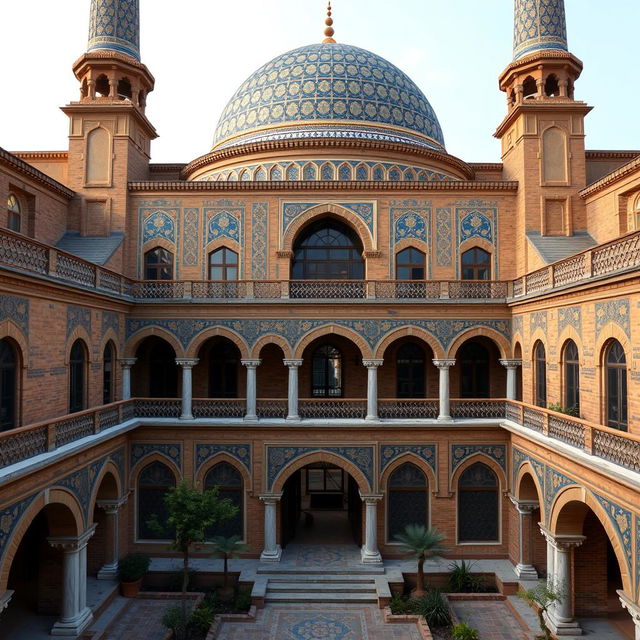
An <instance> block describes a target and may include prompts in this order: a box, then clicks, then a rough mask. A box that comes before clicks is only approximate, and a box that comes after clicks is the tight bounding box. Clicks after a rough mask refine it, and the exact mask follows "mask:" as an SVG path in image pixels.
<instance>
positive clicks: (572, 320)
mask: <svg viewBox="0 0 640 640" xmlns="http://www.w3.org/2000/svg"><path fill="white" fill-rule="evenodd" d="M567 327H572V328H573V329H575V330H576V331H577V332H578V335H581V334H582V308H581V307H579V306H575V307H560V308H559V309H558V335H562V332H563V331H564V330H565V329H566V328H567Z"/></svg>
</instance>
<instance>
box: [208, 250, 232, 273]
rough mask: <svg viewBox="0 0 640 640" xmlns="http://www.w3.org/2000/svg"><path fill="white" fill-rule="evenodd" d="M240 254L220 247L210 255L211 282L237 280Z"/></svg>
mask: <svg viewBox="0 0 640 640" xmlns="http://www.w3.org/2000/svg"><path fill="white" fill-rule="evenodd" d="M237 279H238V254H237V253H236V252H235V251H231V249H227V247H220V249H216V250H215V251H212V252H211V253H210V254H209V280H237Z"/></svg>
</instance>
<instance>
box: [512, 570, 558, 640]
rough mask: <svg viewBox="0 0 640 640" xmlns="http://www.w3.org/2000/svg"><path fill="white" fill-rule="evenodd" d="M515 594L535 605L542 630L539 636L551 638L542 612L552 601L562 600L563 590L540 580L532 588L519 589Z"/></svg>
mask: <svg viewBox="0 0 640 640" xmlns="http://www.w3.org/2000/svg"><path fill="white" fill-rule="evenodd" d="M517 595H518V597H519V598H521V599H522V600H524V601H525V602H526V603H527V604H528V605H529V606H532V605H533V606H535V608H536V609H537V613H538V624H539V625H540V631H542V634H543V635H542V636H540V637H542V638H543V639H544V640H551V631H550V630H549V627H547V623H546V621H545V619H544V614H545V613H546V612H547V610H548V609H549V607H550V606H551V605H552V604H553V603H555V602H558V603H560V602H562V600H563V599H564V592H563V590H562V589H561V588H559V587H556V586H554V585H553V584H550V583H548V582H547V581H546V580H541V581H540V582H539V583H538V584H537V585H536V586H535V587H533V588H532V589H520V591H518V593H517Z"/></svg>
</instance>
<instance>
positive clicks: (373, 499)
mask: <svg viewBox="0 0 640 640" xmlns="http://www.w3.org/2000/svg"><path fill="white" fill-rule="evenodd" d="M359 493H360V492H359ZM382 498H384V495H383V494H382V493H360V499H361V500H362V502H364V503H366V504H378V502H380V500H382Z"/></svg>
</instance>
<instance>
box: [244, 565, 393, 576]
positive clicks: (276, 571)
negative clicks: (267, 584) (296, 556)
mask: <svg viewBox="0 0 640 640" xmlns="http://www.w3.org/2000/svg"><path fill="white" fill-rule="evenodd" d="M256 573H258V574H259V575H274V576H275V575H292V576H293V575H307V576H319V575H322V576H325V575H328V576H354V577H357V576H380V575H383V574H384V567H383V566H382V565H377V566H375V567H362V566H360V567H358V568H355V567H341V568H340V569H326V568H325V569H322V568H320V567H319V568H317V569H311V568H309V567H282V568H280V567H277V568H276V567H259V568H258V570H257V572H256Z"/></svg>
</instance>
